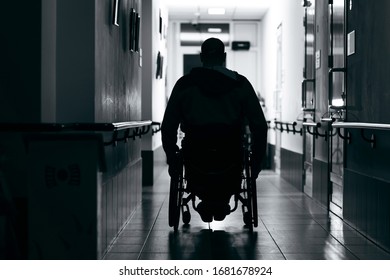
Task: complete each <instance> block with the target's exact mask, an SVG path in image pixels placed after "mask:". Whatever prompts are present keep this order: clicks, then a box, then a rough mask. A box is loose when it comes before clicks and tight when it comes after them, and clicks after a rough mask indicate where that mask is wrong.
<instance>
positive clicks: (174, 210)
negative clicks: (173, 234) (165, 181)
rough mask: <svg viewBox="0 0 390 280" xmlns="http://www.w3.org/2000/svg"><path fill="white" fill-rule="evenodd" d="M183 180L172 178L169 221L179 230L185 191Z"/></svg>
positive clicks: (171, 225)
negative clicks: (182, 185) (182, 184)
mask: <svg viewBox="0 0 390 280" xmlns="http://www.w3.org/2000/svg"><path fill="white" fill-rule="evenodd" d="M181 189H182V188H181V180H180V179H179V180H178V179H171V186H170V190H169V213H168V223H169V226H170V227H173V229H174V230H175V231H177V229H178V227H179V220H180V207H181V200H182V197H183V193H182V191H181Z"/></svg>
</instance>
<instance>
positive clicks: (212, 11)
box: [207, 8, 225, 15]
mask: <svg viewBox="0 0 390 280" xmlns="http://www.w3.org/2000/svg"><path fill="white" fill-rule="evenodd" d="M207 13H208V14H209V15H224V14H225V8H209V9H208V10H207Z"/></svg>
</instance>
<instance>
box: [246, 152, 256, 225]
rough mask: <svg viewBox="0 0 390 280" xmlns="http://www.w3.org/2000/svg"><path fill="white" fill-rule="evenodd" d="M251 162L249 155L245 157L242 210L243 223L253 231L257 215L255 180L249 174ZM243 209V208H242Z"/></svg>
mask: <svg viewBox="0 0 390 280" xmlns="http://www.w3.org/2000/svg"><path fill="white" fill-rule="evenodd" d="M250 166H251V162H250V154H249V153H248V154H246V155H245V183H244V184H245V192H246V193H245V200H246V203H245V206H246V208H247V209H246V211H245V210H244V213H243V215H244V217H243V219H244V223H245V225H246V226H247V227H248V228H249V230H250V231H252V230H253V227H257V226H258V214H257V188H256V180H255V179H254V178H253V176H252V174H251V171H252V170H251V167H250ZM244 208H245V207H244Z"/></svg>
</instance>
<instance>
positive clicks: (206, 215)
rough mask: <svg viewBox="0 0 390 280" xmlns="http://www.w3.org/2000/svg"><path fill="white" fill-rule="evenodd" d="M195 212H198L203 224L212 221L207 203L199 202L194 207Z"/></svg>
mask: <svg viewBox="0 0 390 280" xmlns="http://www.w3.org/2000/svg"><path fill="white" fill-rule="evenodd" d="M196 211H198V213H199V215H200V218H201V219H202V221H203V222H205V223H211V222H212V221H213V214H212V212H211V208H210V206H209V205H208V204H207V203H204V202H203V201H201V202H199V204H198V206H196Z"/></svg>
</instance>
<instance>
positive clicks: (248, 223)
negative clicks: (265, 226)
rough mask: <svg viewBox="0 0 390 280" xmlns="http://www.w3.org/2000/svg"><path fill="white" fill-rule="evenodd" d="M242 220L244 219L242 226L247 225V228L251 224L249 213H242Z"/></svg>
mask: <svg viewBox="0 0 390 280" xmlns="http://www.w3.org/2000/svg"><path fill="white" fill-rule="evenodd" d="M243 219H244V224H245V225H247V226H249V225H250V224H251V222H252V217H251V213H249V212H244V217H243Z"/></svg>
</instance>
